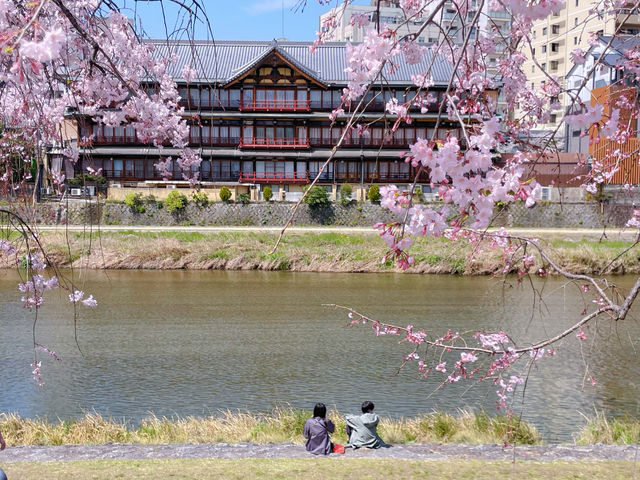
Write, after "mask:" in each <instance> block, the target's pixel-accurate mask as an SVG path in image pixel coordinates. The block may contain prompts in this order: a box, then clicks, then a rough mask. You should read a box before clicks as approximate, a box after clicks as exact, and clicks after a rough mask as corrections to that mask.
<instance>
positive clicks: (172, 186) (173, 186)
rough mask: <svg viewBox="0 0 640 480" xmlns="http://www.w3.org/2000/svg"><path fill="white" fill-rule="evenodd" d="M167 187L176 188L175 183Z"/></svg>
mask: <svg viewBox="0 0 640 480" xmlns="http://www.w3.org/2000/svg"><path fill="white" fill-rule="evenodd" d="M167 188H176V186H175V185H167Z"/></svg>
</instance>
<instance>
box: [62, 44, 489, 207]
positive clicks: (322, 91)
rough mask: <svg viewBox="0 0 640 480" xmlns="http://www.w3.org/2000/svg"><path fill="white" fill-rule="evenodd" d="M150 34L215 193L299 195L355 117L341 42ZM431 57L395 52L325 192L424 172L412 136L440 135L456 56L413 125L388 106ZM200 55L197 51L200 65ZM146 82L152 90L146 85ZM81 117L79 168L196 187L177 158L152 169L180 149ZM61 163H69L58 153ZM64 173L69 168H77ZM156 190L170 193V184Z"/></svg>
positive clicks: (454, 126)
mask: <svg viewBox="0 0 640 480" xmlns="http://www.w3.org/2000/svg"><path fill="white" fill-rule="evenodd" d="M154 43H155V48H156V52H157V54H158V55H159V56H161V57H162V58H167V57H169V56H171V55H172V54H175V55H177V59H178V60H177V61H176V62H175V63H173V64H172V66H171V74H172V75H173V76H174V78H175V80H176V82H177V83H178V86H179V92H180V96H181V98H182V105H183V106H184V108H185V112H184V117H185V118H186V119H188V122H189V124H190V128H191V134H190V137H189V146H190V147H191V148H193V149H195V150H197V151H198V152H199V153H200V154H201V156H202V159H203V161H202V165H201V166H200V168H199V171H198V172H197V173H198V174H199V178H200V186H201V187H202V188H211V189H214V190H215V189H218V188H220V187H221V186H222V185H226V186H229V187H231V188H232V190H233V191H235V192H236V194H239V193H249V194H251V196H252V198H253V199H254V200H257V199H259V198H260V192H261V191H262V189H263V188H264V187H265V186H267V185H269V186H270V187H271V188H272V190H273V191H274V192H279V196H278V197H277V198H287V199H292V200H293V199H295V198H296V196H299V195H300V192H301V191H302V189H303V187H304V186H305V185H307V184H309V183H310V182H311V181H312V180H313V179H314V178H315V177H316V175H318V173H319V172H320V169H321V166H322V165H323V163H324V162H325V161H326V160H327V159H328V158H329V157H330V155H332V147H333V146H334V145H335V144H336V143H337V142H338V140H339V138H340V137H341V135H342V134H343V132H344V131H345V128H346V126H345V125H346V120H347V116H346V115H347V114H345V115H340V116H338V118H337V119H336V121H334V122H332V121H331V120H330V119H329V114H330V112H331V111H332V110H333V109H334V108H336V107H338V106H339V105H340V103H341V95H342V90H343V88H344V87H345V86H346V84H347V76H346V73H345V72H344V66H345V48H346V46H345V43H327V44H324V45H321V46H319V47H318V48H317V50H316V52H315V53H313V54H311V53H309V46H310V43H307V42H281V41H273V42H230V41H226V42H225V41H217V42H215V43H214V42H196V43H195V44H194V43H189V42H167V41H166V40H163V41H157V42H154ZM432 55H433V54H432V53H428V54H427V56H426V57H425V59H424V62H423V63H421V64H417V65H408V64H405V63H404V61H403V56H399V57H398V58H397V60H396V61H397V62H398V66H399V68H397V69H396V70H395V71H394V73H392V74H389V75H387V81H386V82H385V89H384V91H381V90H379V89H378V90H375V91H371V92H370V93H369V94H368V95H367V97H366V100H367V103H368V104H369V106H368V108H367V109H366V111H365V112H364V113H363V114H362V115H361V117H360V118H359V120H358V123H359V124H360V125H361V126H364V128H353V129H348V131H347V132H346V136H345V140H344V142H343V145H342V148H341V149H339V150H338V151H337V152H336V153H335V155H334V157H333V161H332V162H331V163H330V164H329V165H328V168H327V169H326V170H324V172H322V174H321V177H320V184H321V185H324V186H325V187H326V188H327V190H329V191H330V192H332V193H333V194H335V193H336V192H337V190H338V189H339V185H340V184H343V183H347V182H348V183H351V184H353V185H354V187H355V189H356V190H357V191H360V192H362V191H363V190H364V189H365V188H366V186H367V185H370V184H372V183H376V184H378V183H381V184H383V183H395V184H397V185H401V186H404V188H406V186H407V185H409V184H410V183H411V182H412V181H413V180H414V179H415V178H416V175H417V169H415V168H414V167H412V166H411V165H410V164H408V163H406V162H405V161H404V158H403V152H405V151H406V150H407V146H408V145H409V144H410V143H412V142H414V141H415V139H416V138H431V136H432V135H433V134H434V132H435V125H436V118H437V112H438V109H439V106H440V101H441V100H442V96H443V92H444V90H445V88H446V84H447V82H448V80H449V77H450V74H451V65H450V64H449V63H448V62H447V61H446V60H445V59H444V57H441V56H437V57H436V58H435V60H434V68H432V70H431V73H432V76H433V78H434V81H435V85H434V87H433V88H432V89H430V90H431V91H432V92H433V93H434V94H435V97H436V100H435V101H434V102H433V103H432V104H431V105H430V107H429V108H428V111H427V112H426V113H421V112H420V111H419V110H416V111H415V112H413V111H412V113H411V117H412V122H411V124H410V125H405V124H403V125H402V126H400V127H398V128H397V129H395V130H394V129H393V128H392V127H393V123H394V121H395V118H385V116H384V110H385V103H386V101H388V99H389V98H391V97H392V96H395V97H397V98H400V99H402V98H403V96H404V95H405V94H406V92H407V91H409V92H410V91H412V90H414V89H415V86H413V85H412V82H411V75H413V74H419V73H422V72H424V71H425V69H426V65H428V64H429V63H431V61H432V60H433V56H432ZM194 59H198V61H197V63H196V64H193V62H194ZM185 65H190V66H193V67H194V68H195V69H196V71H197V72H198V73H197V78H195V79H193V80H191V81H190V82H187V81H186V80H185V79H184V78H182V74H181V72H182V71H183V70H182V69H183V67H184V66H185ZM148 88H149V89H150V90H153V88H154V87H153V85H152V84H150V85H149V86H148ZM414 91H415V90H414ZM409 94H410V93H409ZM491 94H492V95H494V96H497V93H496V92H491ZM75 121H76V122H77V128H78V138H79V139H80V140H79V145H80V161H79V162H78V163H77V165H76V166H75V167H74V170H75V173H79V172H86V171H87V167H92V168H93V169H96V170H97V169H99V168H101V169H102V172H103V175H105V176H106V177H107V179H108V181H109V182H110V185H111V186H112V187H145V188H151V187H153V188H158V189H164V188H167V187H183V186H184V187H186V186H188V182H187V181H185V180H183V178H182V172H181V171H180V168H179V166H178V164H177V162H175V161H174V167H173V171H174V176H173V178H172V179H170V180H169V181H164V180H163V179H162V178H161V175H160V174H159V173H158V171H157V170H156V168H155V167H154V164H155V163H156V162H158V160H160V159H165V158H166V157H168V156H171V157H173V158H174V159H175V158H176V157H177V155H178V153H179V152H178V151H177V150H176V149H173V148H170V147H165V148H163V149H162V150H160V149H158V148H157V147H154V146H153V145H148V144H147V145H145V144H143V143H142V142H141V141H140V140H139V139H138V138H137V136H136V132H135V129H134V128H133V127H127V126H121V127H117V128H112V127H107V126H105V125H100V124H98V123H96V122H94V121H92V119H91V118H87V117H79V116H78V117H76V118H75ZM447 136H455V137H457V138H459V139H461V131H460V125H459V124H458V123H457V122H452V121H449V120H447V119H446V117H445V118H444V120H443V121H441V122H440V126H439V128H438V131H437V138H443V139H444V138H446V137H447ZM460 141H461V143H463V140H462V139H461V140H460ZM58 165H59V167H58V168H62V165H61V164H60V161H58ZM66 168H67V169H69V168H71V167H69V165H67V166H66ZM66 173H67V177H69V176H72V175H73V173H74V172H73V171H67V172H66ZM419 181H420V182H421V183H423V184H428V176H427V175H426V174H422V175H421V176H420V178H419ZM122 190H124V188H123V189H122ZM165 192H166V191H165ZM154 194H155V193H154ZM214 195H215V193H214ZM156 196H158V197H159V198H162V192H161V193H160V195H156Z"/></svg>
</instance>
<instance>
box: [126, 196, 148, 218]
mask: <svg viewBox="0 0 640 480" xmlns="http://www.w3.org/2000/svg"><path fill="white" fill-rule="evenodd" d="M124 204H125V205H126V206H128V207H129V209H130V210H131V211H132V212H133V213H144V212H145V211H146V208H145V207H144V205H143V203H142V194H140V193H127V194H126V195H125V196H124Z"/></svg>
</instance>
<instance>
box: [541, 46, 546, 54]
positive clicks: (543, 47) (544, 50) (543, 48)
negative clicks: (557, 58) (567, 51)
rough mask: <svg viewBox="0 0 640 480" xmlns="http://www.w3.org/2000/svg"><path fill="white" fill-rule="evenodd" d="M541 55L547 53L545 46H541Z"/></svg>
mask: <svg viewBox="0 0 640 480" xmlns="http://www.w3.org/2000/svg"><path fill="white" fill-rule="evenodd" d="M542 53H547V46H546V45H542Z"/></svg>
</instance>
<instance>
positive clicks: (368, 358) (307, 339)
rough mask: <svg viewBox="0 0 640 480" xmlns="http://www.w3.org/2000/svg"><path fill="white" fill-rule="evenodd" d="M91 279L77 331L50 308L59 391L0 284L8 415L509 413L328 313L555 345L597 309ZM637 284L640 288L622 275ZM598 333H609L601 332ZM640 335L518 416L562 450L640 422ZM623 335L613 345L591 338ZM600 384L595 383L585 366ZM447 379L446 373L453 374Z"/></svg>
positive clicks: (479, 282)
mask: <svg viewBox="0 0 640 480" xmlns="http://www.w3.org/2000/svg"><path fill="white" fill-rule="evenodd" d="M83 275H84V277H82V278H81V279H80V282H81V284H82V282H85V283H84V285H82V287H83V288H84V290H85V291H87V292H91V293H93V294H94V295H95V296H96V297H97V299H98V302H99V307H98V308H97V309H96V310H89V309H86V308H83V309H81V310H80V311H79V317H78V319H77V338H78V343H79V346H80V348H81V351H82V353H80V352H79V351H78V348H77V347H76V346H75V343H74V340H73V332H74V320H73V313H72V310H71V309H70V308H69V303H68V301H66V295H62V294H59V293H54V294H53V295H49V297H47V302H48V307H49V308H46V309H43V310H42V312H41V314H40V318H39V320H38V327H37V330H38V335H39V338H40V339H41V341H42V342H43V343H45V342H46V343H47V345H50V346H51V347H52V348H54V349H55V350H56V351H57V352H58V353H59V354H60V356H61V357H62V361H61V362H58V363H56V362H53V361H51V360H48V359H44V361H43V368H42V370H43V374H44V380H45V382H46V383H45V385H44V387H42V388H39V387H38V386H37V385H36V384H35V382H33V381H32V380H31V368H30V363H31V362H32V361H33V354H32V352H31V350H30V342H31V328H32V320H33V316H32V315H31V314H29V312H27V311H25V310H23V308H22V305H21V302H20V300H19V298H20V296H19V294H18V293H17V291H16V282H17V276H16V273H15V272H7V271H4V272H1V273H0V331H1V332H2V333H1V336H0V362H1V365H2V374H1V375H0V389H1V392H2V393H1V394H0V411H3V412H18V413H19V414H20V415H22V416H27V417H35V416H46V417H47V418H49V419H56V418H63V419H65V418H72V417H78V416H81V415H83V413H84V412H94V411H95V412H99V413H101V414H104V415H110V416H114V417H117V418H126V419H128V420H131V421H133V422H135V421H137V420H140V419H141V418H143V417H145V416H147V415H148V414H149V412H153V413H155V414H156V415H167V416H171V415H181V416H185V415H208V414H211V413H215V412H217V411H218V410H220V409H249V410H252V411H267V410H270V409H271V408H273V407H274V406H277V405H287V404H288V405H291V406H293V407H305V408H310V407H311V406H312V405H313V404H314V403H315V402H317V401H323V402H325V403H327V404H328V405H332V406H336V407H337V408H338V409H339V410H340V411H342V412H349V411H357V409H358V406H359V404H360V403H361V402H362V400H364V399H371V400H373V401H374V402H375V403H376V405H377V410H378V411H379V412H380V413H381V414H385V415H391V416H413V415H417V414H420V413H424V412H429V411H431V410H433V409H439V410H444V411H450V412H455V411H456V409H458V408H465V407H471V408H485V409H487V410H489V411H491V410H493V409H494V408H495V394H494V393H493V392H494V390H495V387H494V386H493V385H490V384H482V385H478V386H475V387H473V388H471V389H469V386H470V384H469V383H466V384H459V385H458V384H456V385H451V386H447V387H446V388H443V389H441V390H439V391H437V392H436V393H434V390H435V388H436V387H437V386H438V381H437V378H435V377H434V378H432V379H431V378H430V379H427V380H424V379H420V378H418V376H417V375H416V373H415V370H413V369H407V370H406V371H403V372H401V373H400V374H396V371H397V367H398V366H399V364H400V362H401V359H402V356H403V354H404V353H406V352H407V351H408V350H407V349H406V347H405V346H403V345H398V343H397V338H393V337H380V338H375V337H374V336H373V335H372V333H371V330H370V329H368V328H363V327H358V328H345V326H344V325H345V321H346V316H345V314H344V313H339V312H336V311H334V310H331V309H328V308H325V307H323V306H322V304H325V303H338V304H342V305H349V306H351V307H353V308H355V309H358V310H360V311H362V312H366V313H367V314H369V315H370V316H372V317H374V318H379V319H385V320H389V321H393V322H395V323H398V324H408V323H411V324H413V325H415V326H416V327H421V328H427V329H429V330H430V331H433V332H434V333H435V332H444V331H446V329H447V328H449V327H450V328H453V329H456V330H459V331H467V330H474V331H475V330H478V329H487V330H493V329H498V328H500V329H504V330H505V331H507V332H510V333H511V334H512V336H513V338H515V339H521V338H525V336H527V338H542V337H543V336H544V335H545V334H552V333H555V332H557V331H559V329H561V328H562V327H563V326H565V325H568V324H569V322H570V321H571V320H572V319H574V318H576V315H577V314H579V312H580V311H581V310H582V308H583V305H582V304H580V303H579V302H578V301H577V299H576V297H577V295H576V294H575V290H565V289H564V288H563V283H561V282H560V281H559V280H557V279H551V280H549V281H547V282H546V283H541V284H539V285H538V287H540V288H543V289H544V293H545V295H546V296H545V302H546V303H545V304H544V305H541V304H539V303H536V307H535V309H534V312H535V314H534V315H533V317H532V314H531V312H532V305H533V304H534V297H533V295H532V293H531V290H530V289H527V288H521V287H518V286H517V285H516V284H515V282H514V285H512V286H508V285H504V284H503V283H502V282H500V281H498V280H496V279H491V278H484V277H483V278H457V277H450V276H416V275H394V274H388V275H387V274H385V275H361V274H318V273H271V272H268V273H267V272H210V271H207V272H139V271H133V272H126V271H125V272H120V271H116V272H108V273H105V272H89V273H88V274H87V273H84V274H83ZM615 280H616V282H618V283H619V284H620V285H622V286H627V287H628V286H630V284H631V283H632V281H633V278H627V277H622V278H617V279H615ZM595 330H597V331H595ZM639 333H640V328H639V327H638V322H637V321H636V320H635V319H634V320H633V321H631V320H629V321H627V322H626V324H620V325H615V326H614V327H611V325H610V324H608V323H606V322H602V323H601V324H600V325H599V326H598V328H597V329H595V328H592V329H591V330H590V331H589V332H588V335H589V341H587V342H582V343H581V342H578V341H577V340H576V339H575V337H574V336H571V337H570V339H568V340H567V341H565V342H564V343H563V344H562V345H561V346H560V349H559V354H558V356H557V357H556V358H552V359H547V360H545V361H542V362H539V363H538V367H537V368H536V369H534V370H533V371H532V372H531V375H530V380H529V383H528V386H527V395H526V398H525V400H524V401H523V400H522V397H521V396H518V397H517V398H516V408H517V411H522V412H523V417H524V418H525V419H528V420H530V421H532V422H534V423H536V424H537V425H538V426H539V428H540V429H541V430H542V431H543V433H544V435H545V437H546V439H547V440H549V441H557V440H568V439H570V436H571V434H572V433H573V432H575V431H576V430H577V429H578V427H579V426H580V425H581V424H582V417H581V416H580V414H579V412H582V413H585V414H592V413H593V412H594V409H597V410H601V409H606V410H608V411H611V412H613V413H615V414H621V413H629V414H632V415H636V416H638V415H639V412H640V407H639V404H638V399H639V398H640V368H639V367H638V355H637V351H636V350H635V348H637V347H638V345H637V343H638V340H639V338H640V335H639ZM596 336H600V338H601V339H608V341H607V342H606V348H602V347H599V346H597V345H596V344H594V343H593V342H592V341H591V340H592V339H593V338H594V337H596ZM587 367H588V369H589V370H588V372H589V375H593V376H594V377H595V378H596V379H597V383H596V385H595V387H592V386H591V385H590V384H589V385H588V386H585V387H584V388H583V387H582V383H583V376H584V375H585V368H587ZM438 378H439V377H438Z"/></svg>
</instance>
